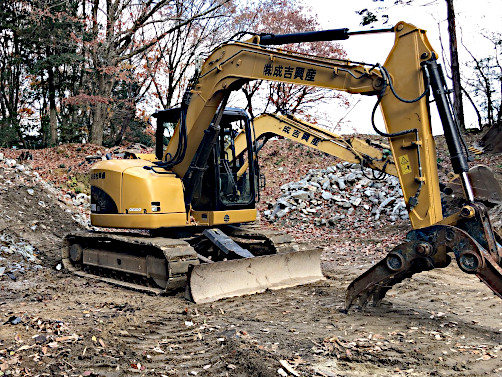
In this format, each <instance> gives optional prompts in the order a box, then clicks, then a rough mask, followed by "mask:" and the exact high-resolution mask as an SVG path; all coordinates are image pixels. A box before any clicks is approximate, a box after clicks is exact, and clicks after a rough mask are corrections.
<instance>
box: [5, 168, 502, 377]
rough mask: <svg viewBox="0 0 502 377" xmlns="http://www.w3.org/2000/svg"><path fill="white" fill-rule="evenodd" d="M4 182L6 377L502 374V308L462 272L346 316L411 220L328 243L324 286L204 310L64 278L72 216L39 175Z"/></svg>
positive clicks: (14, 174)
mask: <svg viewBox="0 0 502 377" xmlns="http://www.w3.org/2000/svg"><path fill="white" fill-rule="evenodd" d="M0 182H1V184H0V247H4V249H2V251H1V252H0V267H2V266H3V267H6V269H5V271H4V272H2V274H0V376H2V375H13V376H107V377H114V376H131V375H132V376H134V375H138V376H280V375H281V374H282V375H290V376H294V375H295V373H297V374H296V375H301V376H349V377H352V376H353V377H356V376H357V377H359V376H382V377H383V376H502V306H501V304H502V302H501V301H500V299H498V298H497V297H495V296H494V295H493V294H492V293H491V291H490V290H489V289H488V288H487V287H486V286H485V285H484V284H482V283H480V282H479V281H478V280H477V279H476V278H475V277H472V276H469V275H466V274H464V273H462V272H460V270H459V269H458V268H457V267H456V265H454V264H452V265H451V266H449V267H447V268H446V269H443V270H435V271H431V272H428V273H422V274H418V275H415V276H413V278H412V279H409V280H407V281H405V282H403V283H401V284H400V285H398V286H397V287H395V288H393V289H392V290H391V291H389V293H388V295H387V298H386V301H385V302H384V305H382V306H381V307H379V308H367V309H364V310H358V309H351V310H350V311H349V312H348V313H345V312H344V311H343V310H342V308H343V303H344V295H345V288H346V287H347V285H348V284H349V283H350V281H351V280H352V279H354V278H355V277H356V276H357V275H358V274H360V273H362V272H363V271H364V270H366V269H367V268H369V267H370V266H371V265H372V264H373V263H375V262H376V261H377V260H379V258H381V257H383V256H384V252H383V248H382V247H381V244H382V243H383V244H385V243H386V241H387V240H388V239H393V238H396V237H399V236H400V235H402V234H403V233H405V232H406V230H408V228H407V225H399V224H398V225H396V226H394V227H385V228H382V229H375V230H374V233H373V234H371V235H370V236H371V237H370V238H371V239H368V237H365V238H359V239H357V238H355V239H354V238H353V237H352V239H350V242H349V240H348V239H343V238H341V237H338V238H334V239H332V240H330V241H329V243H327V244H325V245H324V246H325V252H324V254H323V264H322V267H323V271H324V273H325V275H326V277H327V279H326V280H325V281H322V282H319V283H315V284H311V285H308V286H302V287H295V288H291V289H285V290H280V291H270V292H265V293H264V294H260V295H253V296H249V297H240V298H233V299H226V300H222V301H219V302H215V303H212V304H199V305H196V304H193V303H190V302H188V301H186V300H185V299H184V298H183V297H182V294H179V295H177V296H170V297H158V296H149V295H146V294H144V293H138V292H135V291H130V290H125V289H123V288H118V287H114V286H111V285H107V284H105V283H101V282H96V281H94V280H87V279H83V278H79V277H76V276H73V275H71V274H69V273H68V272H66V271H64V269H60V265H59V261H60V258H59V253H60V248H61V245H62V238H63V236H64V234H66V233H68V232H71V231H74V230H77V229H79V225H78V224H77V223H76V222H75V221H74V219H72V218H74V217H75V209H74V208H73V207H72V206H71V205H69V203H68V202H69V201H68V200H64V199H62V198H59V199H58V198H57V197H55V196H54V194H53V193H51V192H49V191H47V189H46V188H45V187H44V186H43V185H42V184H41V182H40V181H38V179H37V178H36V175H32V174H27V173H25V172H23V171H18V170H16V169H8V168H6V167H5V166H3V165H2V164H0ZM13 245H14V246H13ZM29 245H33V246H34V247H35V257H34V258H32V260H31V261H30V260H27V259H26V258H23V257H22V256H20V255H19V253H17V252H16V251H15V250H14V249H16V248H17V249H20V250H23V248H26V247H27V246H29ZM28 249H29V248H28ZM375 249H378V250H380V249H381V250H382V251H378V252H374V251H375ZM9 250H10V251H9ZM13 250H14V251H13ZM14 279H15V280H14ZM284 373H285V374H284Z"/></svg>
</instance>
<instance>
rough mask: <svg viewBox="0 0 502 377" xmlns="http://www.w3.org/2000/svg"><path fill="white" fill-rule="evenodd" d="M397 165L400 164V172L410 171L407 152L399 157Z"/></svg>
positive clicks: (406, 172)
mask: <svg viewBox="0 0 502 377" xmlns="http://www.w3.org/2000/svg"><path fill="white" fill-rule="evenodd" d="M399 166H401V172H402V173H403V174H408V173H411V165H410V159H409V158H408V155H407V154H403V155H402V156H400V157H399Z"/></svg>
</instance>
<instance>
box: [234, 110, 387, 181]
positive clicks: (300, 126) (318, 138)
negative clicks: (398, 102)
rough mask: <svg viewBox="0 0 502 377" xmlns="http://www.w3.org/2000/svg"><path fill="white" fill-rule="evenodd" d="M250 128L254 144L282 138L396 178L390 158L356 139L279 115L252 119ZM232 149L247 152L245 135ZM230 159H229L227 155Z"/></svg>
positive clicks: (239, 152) (266, 115)
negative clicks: (256, 141) (266, 139)
mask: <svg viewBox="0 0 502 377" xmlns="http://www.w3.org/2000/svg"><path fill="white" fill-rule="evenodd" d="M253 125H254V127H253V128H254V133H255V135H254V139H255V140H259V139H260V138H262V137H263V136H265V135H273V136H282V137H285V138H287V139H290V140H293V141H295V142H297V143H300V144H303V145H305V146H307V147H310V148H313V149H316V150H319V151H321V152H324V153H327V154H329V155H331V156H335V157H338V158H340V159H342V160H344V161H347V162H352V163H355V164H362V165H363V166H365V167H369V168H371V169H374V170H378V171H381V172H384V173H387V174H390V175H394V176H397V171H396V166H395V164H394V160H393V158H392V156H390V155H387V156H384V154H383V153H382V150H381V149H377V148H375V147H374V146H372V145H370V144H369V143H368V142H366V141H364V140H361V139H358V138H356V137H347V138H344V137H342V136H340V135H337V134H335V133H333V132H330V131H328V130H326V129H323V128H321V127H319V126H317V125H315V124H312V123H309V122H306V121H304V120H301V119H298V118H296V117H293V116H284V115H280V114H261V115H259V116H257V117H256V118H254V120H253ZM234 148H235V155H236V156H238V155H240V154H241V153H242V152H243V151H244V150H246V148H247V144H246V135H245V134H244V133H243V132H241V133H240V134H239V135H237V137H236V138H235V140H234ZM386 148H390V146H386ZM229 155H230V156H231V154H230V153H229Z"/></svg>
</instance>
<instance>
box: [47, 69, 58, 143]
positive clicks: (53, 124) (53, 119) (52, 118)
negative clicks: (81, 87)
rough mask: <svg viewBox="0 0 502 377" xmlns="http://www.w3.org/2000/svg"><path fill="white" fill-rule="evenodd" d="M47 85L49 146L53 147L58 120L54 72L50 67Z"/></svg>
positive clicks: (55, 141)
mask: <svg viewBox="0 0 502 377" xmlns="http://www.w3.org/2000/svg"><path fill="white" fill-rule="evenodd" d="M47 73H48V75H47V85H48V86H49V125H50V130H49V145H50V146H54V145H56V143H57V138H58V119H57V109H56V89H55V87H54V71H53V68H52V67H50V68H49V69H48V70H47Z"/></svg>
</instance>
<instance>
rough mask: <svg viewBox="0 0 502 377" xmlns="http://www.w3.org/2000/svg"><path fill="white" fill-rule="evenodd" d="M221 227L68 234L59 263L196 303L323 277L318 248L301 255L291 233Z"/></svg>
mask: <svg viewBox="0 0 502 377" xmlns="http://www.w3.org/2000/svg"><path fill="white" fill-rule="evenodd" d="M223 230H225V232H226V233H223V231H222V229H219V228H214V229H211V228H208V229H205V230H200V231H196V230H192V231H191V232H190V234H188V232H187V231H186V230H183V231H179V232H176V231H173V230H169V232H168V233H167V234H164V235H163V236H161V235H160V234H157V235H156V237H151V236H149V235H145V234H135V233H122V234H117V233H107V232H95V233H89V232H83V233H80V234H70V235H68V236H67V237H66V245H65V247H64V249H63V263H64V266H65V268H67V269H68V270H70V271H72V272H74V273H75V274H77V275H79V276H83V277H88V278H89V277H90V278H94V279H98V280H101V281H103V282H107V283H112V284H115V285H118V286H122V287H124V288H129V289H134V290H137V291H142V292H146V293H151V294H172V293H176V292H179V291H181V290H185V296H186V297H187V298H188V299H190V300H192V301H194V302H197V303H201V302H209V301H214V300H218V299H221V298H225V297H233V296H240V295H242V294H252V293H258V292H263V291H265V290H266V289H279V288H286V287H291V286H295V285H299V284H307V283H311V282H315V281H319V280H322V279H324V277H323V275H322V272H321V268H320V263H319V260H320V255H321V252H322V249H311V250H302V251H298V245H296V243H295V242H293V239H292V238H291V237H290V236H288V235H285V234H277V233H276V232H272V231H266V230H260V229H258V228H257V227H256V226H253V225H247V226H239V227H237V226H227V227H223ZM244 247H245V248H244ZM250 258H252V259H253V260H252V263H251V260H250ZM222 261H224V263H221V262H222ZM206 266H208V267H206ZM187 282H188V283H187Z"/></svg>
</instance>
